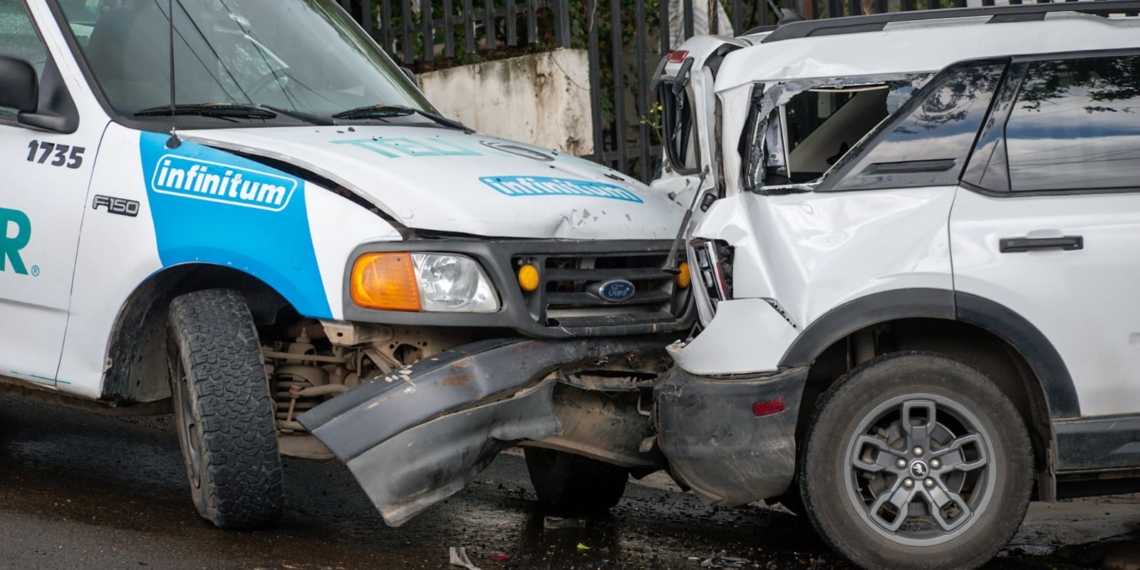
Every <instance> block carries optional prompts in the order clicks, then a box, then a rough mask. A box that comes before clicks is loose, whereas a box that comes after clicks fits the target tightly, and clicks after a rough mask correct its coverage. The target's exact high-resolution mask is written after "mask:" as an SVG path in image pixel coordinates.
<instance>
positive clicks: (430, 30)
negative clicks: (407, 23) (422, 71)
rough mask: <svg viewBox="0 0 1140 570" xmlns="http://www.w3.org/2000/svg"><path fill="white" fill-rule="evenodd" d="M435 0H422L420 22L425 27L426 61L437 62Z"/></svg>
mask: <svg viewBox="0 0 1140 570" xmlns="http://www.w3.org/2000/svg"><path fill="white" fill-rule="evenodd" d="M433 3H434V1H433V0H420V22H422V23H423V25H424V41H423V44H424V61H435V28H434V25H435V6H433Z"/></svg>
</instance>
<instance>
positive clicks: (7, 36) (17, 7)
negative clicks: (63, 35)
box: [0, 0, 47, 75]
mask: <svg viewBox="0 0 1140 570" xmlns="http://www.w3.org/2000/svg"><path fill="white" fill-rule="evenodd" d="M0 55H6V56H9V57H18V58H20V59H23V60H26V61H27V62H29V63H31V64H32V66H33V67H35V68H36V73H37V74H40V75H43V71H44V65H45V64H46V63H47V52H46V51H45V50H44V44H43V42H41V41H40V36H39V35H38V34H36V26H35V24H33V23H32V19H31V17H30V16H28V12H27V10H25V9H24V2H23V1H22V0H0Z"/></svg>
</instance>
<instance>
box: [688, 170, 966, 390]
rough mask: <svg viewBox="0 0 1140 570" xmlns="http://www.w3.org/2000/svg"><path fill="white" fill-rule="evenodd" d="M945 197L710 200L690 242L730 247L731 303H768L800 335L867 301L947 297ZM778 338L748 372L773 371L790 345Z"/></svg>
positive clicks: (892, 193) (932, 193)
mask: <svg viewBox="0 0 1140 570" xmlns="http://www.w3.org/2000/svg"><path fill="white" fill-rule="evenodd" d="M955 192H956V188H955V187H952V186H950V187H937V188H926V189H907V190H881V191H867V192H858V193H855V192H846V193H805V194H792V195H785V196H758V195H754V194H738V195H735V196H732V197H729V198H726V199H723V200H719V201H717V202H716V203H715V204H714V205H713V207H712V208H710V209H709V213H708V215H707V216H706V217H705V218H704V219H703V220H702V221H701V224H700V225H699V226H697V228H695V229H694V231H693V235H694V236H695V237H700V238H706V239H719V240H724V241H726V242H727V243H728V244H729V245H731V246H733V247H734V248H735V253H734V256H733V259H734V263H733V272H734V284H735V285H734V298H736V299H758V298H761V299H775V300H777V301H778V302H779V303H780V305H781V307H782V308H783V309H784V311H785V312H786V313H787V314H788V315H789V317H790V318H791V319H792V322H793V323H795V326H796V328H797V330H798V331H800V332H802V331H803V330H804V329H805V328H807V327H808V326H810V325H811V323H813V322H814V321H815V320H816V319H818V318H819V317H821V316H822V315H824V314H826V313H827V311H829V310H831V309H834V308H835V307H838V306H840V305H842V304H843V303H846V302H848V301H851V300H854V299H858V298H860V297H864V296H866V295H870V294H873V293H879V292H882V291H889V290H897V289H911V288H934V289H944V290H951V289H953V279H952V276H951V264H950V247H949V233H948V231H949V230H948V225H947V224H948V220H949V216H950V208H951V206H952V204H953V203H954V195H955ZM886 251H889V252H890V255H884V254H883V252H886ZM717 314H718V315H719V314H720V311H719V310H718V311H717ZM716 320H717V319H713V321H712V322H711V323H709V322H706V325H707V326H709V327H710V328H711V327H713V326H715V323H716ZM780 321H781V322H783V319H782V318H781V319H780ZM739 338H741V339H745V338H751V335H749V334H744V335H741V336H740V337H739ZM780 338H783V337H782V336H781V337H780ZM785 340H786V342H785V344H783V345H782V346H779V347H778V348H779V350H777V351H776V352H777V353H778V354H777V356H776V357H775V358H770V359H769V360H768V361H766V362H765V363H764V366H763V367H762V368H755V369H753V370H749V371H748V372H763V371H772V370H775V369H776V368H777V366H778V364H779V362H780V359H779V357H780V356H783V354H784V351H785V350H786V349H787V348H788V346H790V345H791V342H792V341H793V340H794V338H787V339H785ZM749 342H751V341H749ZM753 350H754V349H753V348H749V349H748V350H743V349H741V350H726V351H725V353H726V354H733V353H747V352H750V351H753ZM748 358H750V360H749V362H754V360H751V359H752V358H753V357H752V356H749V357H748Z"/></svg>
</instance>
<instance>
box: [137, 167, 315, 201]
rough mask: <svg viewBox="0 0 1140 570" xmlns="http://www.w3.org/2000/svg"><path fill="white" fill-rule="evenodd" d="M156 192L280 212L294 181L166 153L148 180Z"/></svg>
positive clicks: (290, 196) (294, 188) (291, 194)
mask: <svg viewBox="0 0 1140 570" xmlns="http://www.w3.org/2000/svg"><path fill="white" fill-rule="evenodd" d="M151 189H153V190H154V191H155V192H158V193H159V194H171V195H174V196H182V197H184V198H194V199H196V200H206V201H210V202H220V203H223V204H232V205H234V206H245V207H247V208H258V209H261V210H270V211H273V212H280V211H281V210H284V209H285V207H286V206H288V205H289V200H290V199H292V197H293V191H294V190H296V189H297V182H296V181H295V180H291V179H289V178H285V177H282V176H275V175H273V174H267V173H264V172H257V171H256V170H247V169H245V168H235V167H233V166H230V165H226V164H218V163H216V162H207V161H205V160H195V159H190V158H182V157H178V156H172V155H166V156H164V157H162V158H161V159H159V161H158V168H156V169H155V171H154V178H153V179H152V180H151Z"/></svg>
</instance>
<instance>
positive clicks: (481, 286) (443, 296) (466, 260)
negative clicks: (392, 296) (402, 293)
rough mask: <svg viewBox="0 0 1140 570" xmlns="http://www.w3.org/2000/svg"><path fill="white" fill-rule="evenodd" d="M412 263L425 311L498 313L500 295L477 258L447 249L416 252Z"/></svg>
mask: <svg viewBox="0 0 1140 570" xmlns="http://www.w3.org/2000/svg"><path fill="white" fill-rule="evenodd" d="M412 264H413V265H414V266H415V269H416V280H417V282H418V284H419V288H420V302H421V305H422V308H423V310H424V311H431V312H441V313H494V312H495V311H498V310H499V298H498V296H497V295H495V288H494V287H492V286H491V280H490V279H487V275H486V274H485V273H483V268H482V267H479V264H478V263H476V262H475V260H474V259H471V258H470V257H467V256H465V255H451V254H445V253H413V254H412Z"/></svg>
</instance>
